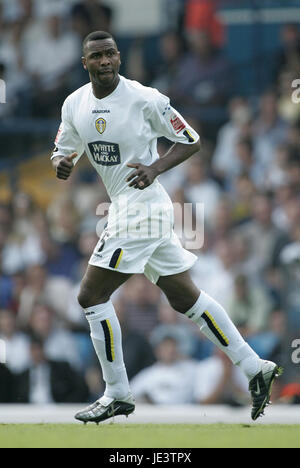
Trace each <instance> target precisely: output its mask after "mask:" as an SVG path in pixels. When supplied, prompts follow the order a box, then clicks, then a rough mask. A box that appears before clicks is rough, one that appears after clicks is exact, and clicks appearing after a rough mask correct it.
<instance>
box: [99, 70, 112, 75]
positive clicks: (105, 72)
mask: <svg viewBox="0 0 300 468" xmlns="http://www.w3.org/2000/svg"><path fill="white" fill-rule="evenodd" d="M112 74H113V71H112V70H102V71H100V72H99V75H100V76H106V75H112Z"/></svg>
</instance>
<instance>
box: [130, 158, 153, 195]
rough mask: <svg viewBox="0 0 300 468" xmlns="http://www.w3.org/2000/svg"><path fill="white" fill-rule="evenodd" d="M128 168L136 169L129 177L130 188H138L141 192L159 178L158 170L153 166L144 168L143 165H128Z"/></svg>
mask: <svg viewBox="0 0 300 468" xmlns="http://www.w3.org/2000/svg"><path fill="white" fill-rule="evenodd" d="M127 167H131V168H133V169H135V171H133V172H132V173H131V174H130V176H129V177H127V179H126V182H130V181H132V182H131V183H130V184H129V187H133V188H137V189H139V190H144V189H145V188H146V187H149V185H151V184H152V183H153V182H154V180H155V179H156V177H157V176H158V172H157V170H156V169H155V168H154V167H152V166H144V165H143V164H127Z"/></svg>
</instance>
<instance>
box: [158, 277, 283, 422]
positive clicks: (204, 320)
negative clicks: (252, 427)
mask: <svg viewBox="0 0 300 468" xmlns="http://www.w3.org/2000/svg"><path fill="white" fill-rule="evenodd" d="M157 286H159V287H160V288H161V290H162V291H163V292H164V293H165V294H166V296H167V298H168V300H169V302H170V305H171V306H172V307H173V308H174V309H175V310H177V311H178V312H181V313H183V314H185V315H186V316H187V317H188V318H190V319H191V320H192V321H193V322H195V323H196V324H197V325H198V326H199V327H200V330H201V331H202V332H203V333H204V335H205V336H206V337H207V338H208V339H209V340H211V341H212V342H213V343H214V344H215V345H216V346H218V347H219V348H220V349H221V350H223V351H224V353H226V354H227V356H228V357H229V358H230V359H231V361H232V362H233V363H234V364H235V365H238V366H239V367H240V368H241V369H242V371H243V372H244V373H245V375H246V376H247V377H248V380H249V382H250V390H251V394H252V397H253V410H252V418H253V419H256V418H257V417H258V416H259V415H260V414H261V413H262V412H263V409H264V408H265V406H266V405H267V404H268V403H269V397H270V392H271V387H272V383H273V380H274V378H275V376H276V375H277V373H278V372H279V369H278V367H277V366H276V364H274V363H269V362H268V361H262V360H261V359H260V358H259V356H258V355H257V354H256V353H255V352H254V351H253V350H252V349H251V348H250V346H249V345H248V344H247V343H246V342H245V340H244V339H243V338H242V336H241V335H240V333H239V331H238V330H237V329H236V327H235V326H234V324H233V323H232V321H231V320H230V318H229V316H228V315H227V313H226V311H225V310H224V309H223V307H222V306H221V305H220V304H218V303H217V302H216V301H215V300H214V299H212V298H211V297H210V296H209V295H208V294H206V293H205V292H203V291H202V292H200V291H199V289H198V288H197V287H196V286H195V284H194V283H193V281H192V280H191V277H190V274H189V272H184V273H180V274H178V275H172V276H162V277H160V279H159V280H158V282H157Z"/></svg>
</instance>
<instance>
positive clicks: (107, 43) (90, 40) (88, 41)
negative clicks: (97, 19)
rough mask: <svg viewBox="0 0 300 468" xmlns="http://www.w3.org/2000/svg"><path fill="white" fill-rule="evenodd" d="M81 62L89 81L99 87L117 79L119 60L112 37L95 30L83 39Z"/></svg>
mask: <svg viewBox="0 0 300 468" xmlns="http://www.w3.org/2000/svg"><path fill="white" fill-rule="evenodd" d="M82 63H83V67H84V69H85V70H87V71H88V72H89V75H90V79H91V82H92V83H93V84H94V85H96V86H99V87H101V88H110V87H112V86H113V85H114V83H116V82H117V80H118V74H119V70H120V65H121V60H120V52H119V51H118V47H117V44H116V42H115V40H114V38H113V37H112V36H111V34H109V33H108V32H105V31H95V32H92V33H90V34H88V36H86V38H85V39H84V41H83V57H82Z"/></svg>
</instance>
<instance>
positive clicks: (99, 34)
mask: <svg viewBox="0 0 300 468" xmlns="http://www.w3.org/2000/svg"><path fill="white" fill-rule="evenodd" d="M103 39H112V40H113V41H114V43H115V44H116V41H115V39H114V38H113V36H112V35H111V34H110V33H109V32H107V31H93V32H91V33H90V34H88V35H87V36H86V37H85V38H84V40H83V43H82V50H83V53H84V52H85V48H86V45H87V43H88V42H91V41H101V40H103Z"/></svg>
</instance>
